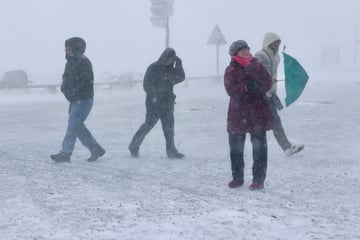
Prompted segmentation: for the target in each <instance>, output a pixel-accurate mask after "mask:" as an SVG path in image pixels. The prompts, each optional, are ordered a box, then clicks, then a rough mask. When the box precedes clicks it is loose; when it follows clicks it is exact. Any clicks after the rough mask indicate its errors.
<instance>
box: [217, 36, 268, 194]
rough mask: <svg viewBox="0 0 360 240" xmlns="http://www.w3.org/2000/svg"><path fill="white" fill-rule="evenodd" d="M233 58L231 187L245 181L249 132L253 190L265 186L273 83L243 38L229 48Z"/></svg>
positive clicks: (229, 81)
mask: <svg viewBox="0 0 360 240" xmlns="http://www.w3.org/2000/svg"><path fill="white" fill-rule="evenodd" d="M229 54H230V56H231V61H230V64H229V66H228V67H227V68H226V70H225V76H224V85H225V89H226V92H227V94H228V95H229V96H230V103H229V109H228V117H227V132H228V134H229V145H230V160H231V171H232V177H233V180H232V181H230V182H229V187H230V188H235V187H240V186H242V185H243V184H244V166H245V164H244V145H245V137H246V133H249V134H250V138H251V143H252V155H253V167H252V175H253V179H252V184H251V185H250V189H251V190H257V189H262V188H264V181H265V177H266V168H267V140H266V131H267V130H270V129H272V128H273V125H274V120H273V116H272V113H271V108H270V105H269V103H268V101H267V99H266V92H267V91H269V90H270V88H271V86H272V81H271V76H270V75H269V74H268V72H267V71H266V69H265V68H264V67H263V66H262V65H261V64H260V63H259V62H258V61H257V60H256V59H255V58H253V56H252V55H251V53H250V48H249V46H248V44H247V43H246V42H245V41H243V40H238V41H235V42H233V43H232V44H231V46H230V49H229Z"/></svg>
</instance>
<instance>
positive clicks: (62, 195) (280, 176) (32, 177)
mask: <svg viewBox="0 0 360 240" xmlns="http://www.w3.org/2000/svg"><path fill="white" fill-rule="evenodd" d="M149 8H150V2H149V1H147V0H138V1H115V0H114V1H110V0H104V1H83V0H78V1H68V0H62V1H46V0H42V1H40V0H32V1H19V0H9V1H4V0H0V9H1V14H0V31H1V33H2V34H1V38H0V42H1V54H0V71H1V72H2V73H3V72H5V71H8V70H13V69H24V70H26V71H27V72H28V73H29V75H30V78H31V80H32V81H34V82H35V83H38V82H41V83H60V81H61V74H62V71H63V68H64V64H65V59H64V40H65V39H66V38H69V37H72V36H81V37H83V38H85V39H86V41H87V43H88V50H87V55H88V56H89V58H90V59H91V60H92V62H93V65H94V70H95V73H96V74H97V76H98V77H97V79H96V81H102V80H104V79H103V78H105V77H106V76H107V74H120V73H125V72H136V73H143V72H144V71H145V69H146V67H147V66H148V65H149V64H150V63H151V62H153V61H154V60H156V59H157V58H158V56H159V55H160V53H161V51H162V50H163V48H164V45H165V35H164V30H163V29H160V28H155V27H153V26H151V23H150V20H149V18H150V16H151V13H150V9H149ZM358 9H359V3H358V1H355V0H354V1H342V2H340V1H325V0H318V1H296V2H295V1H287V0H281V1H280V0H274V1H271V2H270V1H247V2H245V1H238V0H236V1H235V0H226V1H224V0H222V1H207V0H198V1H190V0H182V1H181V0H175V13H174V16H173V17H172V18H171V46H173V47H174V48H176V50H177V52H178V54H179V55H180V56H181V57H182V59H183V62H184V67H185V71H186V73H187V75H188V76H204V75H213V74H215V73H216V69H215V60H216V59H215V48H214V46H208V45H206V41H207V39H208V37H209V35H210V33H211V31H212V29H213V27H214V25H215V24H218V25H219V27H220V28H221V30H222V31H223V33H224V35H225V37H226V39H227V41H228V44H227V45H225V46H222V47H221V48H220V50H221V51H220V53H221V56H220V64H221V67H220V72H223V69H224V67H225V66H226V65H227V64H228V62H229V56H228V54H227V49H228V46H229V44H230V43H231V42H232V41H234V40H238V39H245V40H247V41H248V43H249V44H250V46H251V47H252V51H253V52H254V51H256V50H258V49H259V48H260V47H261V41H262V37H263V34H264V33H265V32H267V31H273V32H277V33H278V34H279V35H280V36H281V37H282V39H283V43H284V44H286V45H287V49H288V53H290V54H291V55H293V56H294V57H296V58H297V59H299V60H300V62H301V63H302V65H303V66H304V67H305V68H306V69H307V70H308V73H309V75H310V79H309V82H308V84H307V86H306V89H305V91H304V93H303V95H302V96H301V97H300V98H299V99H298V101H297V102H296V103H294V104H293V105H291V106H290V107H289V108H286V109H284V110H283V111H281V112H280V114H281V117H282V120H283V123H284V126H285V130H286V132H287V134H288V136H289V138H290V140H291V141H293V142H295V143H305V145H306V147H305V150H304V151H303V152H301V153H299V154H297V155H294V156H292V157H286V156H285V155H284V153H283V152H282V150H281V149H280V147H279V146H278V145H277V143H276V141H275V139H274V137H273V135H272V133H271V132H269V134H268V145H269V164H268V173H267V179H266V182H265V189H264V190H262V191H256V192H252V191H249V190H248V188H247V186H248V185H249V184H250V183H251V162H252V158H251V145H250V143H249V139H247V143H246V146H245V162H246V169H245V171H246V172H245V175H246V180H245V181H246V182H245V186H244V187H242V188H238V189H229V188H228V187H227V183H228V181H229V180H230V179H231V172H230V160H229V154H228V143H227V134H226V111H227V104H228V96H227V95H226V93H225V90H224V87H223V84H222V82H216V81H214V80H213V79H204V80H198V81H195V80H194V81H190V82H189V84H188V86H185V84H179V85H178V86H176V88H175V93H176V95H177V104H176V110H175V119H176V124H175V132H176V136H175V142H176V144H177V146H178V148H179V150H180V151H182V152H184V153H185V154H186V158H185V159H182V160H168V159H167V158H166V156H165V149H164V148H165V146H164V140H163V136H162V132H161V127H160V126H159V124H158V125H157V126H156V127H155V128H154V129H153V131H152V132H151V133H150V134H149V135H148V136H147V138H146V139H145V141H144V144H143V146H142V149H141V157H140V158H137V159H134V158H131V157H130V155H129V152H128V150H127V145H128V143H129V141H130V139H131V137H132V135H133V134H134V132H135V131H136V129H137V128H138V127H139V126H140V124H141V123H142V121H143V120H144V113H145V109H144V97H145V96H144V92H143V90H142V86H141V84H136V85H135V86H134V87H132V88H126V89H125V88H120V87H114V88H113V89H112V90H111V91H110V90H109V89H107V88H100V87H97V88H96V89H95V91H96V92H95V104H94V108H93V111H92V113H91V114H90V116H89V118H88V119H87V121H86V124H87V126H88V127H89V128H90V129H91V131H92V132H93V133H94V135H95V136H96V138H97V139H98V140H99V142H100V143H101V144H102V145H103V146H104V147H105V148H106V150H107V153H106V155H105V156H104V157H103V158H101V159H100V160H99V161H97V162H95V163H91V164H90V163H87V162H86V158H87V157H88V154H89V153H88V151H87V150H86V149H85V148H84V147H83V146H81V144H80V143H77V146H76V148H75V151H74V154H73V156H72V162H71V163H69V164H55V163H53V162H52V161H51V160H50V158H49V155H50V154H53V153H55V152H56V151H58V149H59V147H60V144H61V140H62V138H63V135H64V131H65V127H66V121H67V108H68V105H67V102H66V101H65V99H64V97H63V96H62V95H61V94H60V93H59V92H57V93H56V94H52V93H50V92H48V91H47V90H45V89H32V90H1V91H0V109H1V114H0V239H1V240H3V239H4V240H19V239H21V240H23V239H24V240H28V239H29V240H30V239H31V240H35V239H37V240H43V239H46V240H48V239H51V240H64V239H87V240H91V239H94V240H95V239H96V240H98V239H106V240H110V239H134V240H137V239H145V240H146V239H149V240H154V239H156V240H160V239H164V240H169V239H186V240H202V239H204V240H212V239H214V240H219V239H224V240H225V239H226V240H230V239H231V240H235V239H236V240H237V239H244V240H258V239H261V240H263V239H265V240H273V239H281V240H285V239H292V240H310V239H311V240H328V239H334V240H349V239H351V240H353V239H354V240H356V239H360V231H359V229H360V228H359V222H360V202H359V197H360V191H359V187H358V186H359V177H358V176H359V170H360V165H359V157H358V156H359V153H360V152H359V143H360V138H359V136H360V135H359V133H360V128H359V122H360V108H359V104H357V102H358V100H359V87H360V84H359V83H360V80H359V75H360V73H359V71H358V70H354V66H353V54H354V45H353V44H354V39H353V30H354V26H355V25H356V24H360V21H359V19H358ZM268 16H273V17H268ZM327 46H334V47H335V48H337V47H338V48H340V50H341V62H340V66H339V67H338V69H336V70H334V69H324V68H323V67H322V64H321V54H322V51H323V49H324V48H325V47H327ZM280 74H281V73H280ZM279 95H280V97H281V99H284V86H283V85H281V84H280V85H279Z"/></svg>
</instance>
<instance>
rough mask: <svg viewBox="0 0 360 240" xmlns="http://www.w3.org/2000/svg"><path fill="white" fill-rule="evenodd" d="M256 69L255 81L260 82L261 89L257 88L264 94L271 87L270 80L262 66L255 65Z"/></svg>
mask: <svg viewBox="0 0 360 240" xmlns="http://www.w3.org/2000/svg"><path fill="white" fill-rule="evenodd" d="M257 69H258V70H257V77H256V80H257V81H259V82H261V87H260V88H259V91H260V92H262V93H266V92H267V91H269V90H270V89H271V87H272V78H271V76H270V74H269V73H268V71H267V70H266V69H265V67H264V66H263V65H262V64H260V63H257Z"/></svg>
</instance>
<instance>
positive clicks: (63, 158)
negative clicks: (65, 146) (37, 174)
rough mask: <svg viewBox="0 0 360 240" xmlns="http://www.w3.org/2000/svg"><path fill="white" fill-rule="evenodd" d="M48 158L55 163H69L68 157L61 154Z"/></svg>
mask: <svg viewBox="0 0 360 240" xmlns="http://www.w3.org/2000/svg"><path fill="white" fill-rule="evenodd" d="M50 158H51V159H52V160H54V161H55V162H70V157H69V156H64V155H62V154H61V153H58V154H53V155H50Z"/></svg>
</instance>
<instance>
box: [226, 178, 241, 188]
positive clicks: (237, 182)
mask: <svg viewBox="0 0 360 240" xmlns="http://www.w3.org/2000/svg"><path fill="white" fill-rule="evenodd" d="M242 185H244V181H242V180H236V179H234V180H231V181H230V182H229V184H228V186H229V188H237V187H241V186H242Z"/></svg>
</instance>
